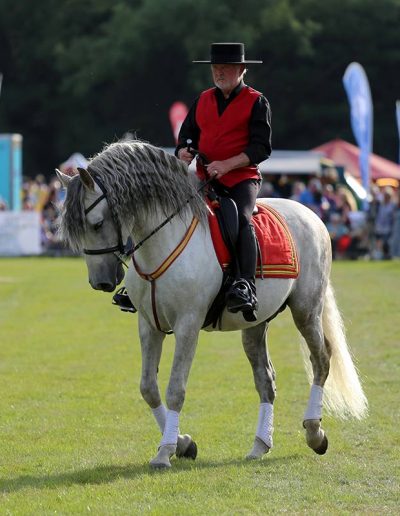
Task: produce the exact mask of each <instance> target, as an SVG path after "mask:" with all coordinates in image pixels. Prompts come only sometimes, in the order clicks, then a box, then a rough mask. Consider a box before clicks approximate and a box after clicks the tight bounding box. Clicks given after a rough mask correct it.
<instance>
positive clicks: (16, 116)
mask: <svg viewBox="0 0 400 516" xmlns="http://www.w3.org/2000/svg"><path fill="white" fill-rule="evenodd" d="M399 19H400V0H381V1H380V2H376V1H374V0H343V1H342V2H340V3H338V2H337V1H336V0H324V2H321V1H320V0H247V2H242V1H239V0H229V1H228V0H226V1H222V2H216V1H215V0H213V1H212V0H197V1H196V2H194V1H193V0H171V1H170V2H165V1H163V0H114V1H111V0H85V1H83V0H61V1H60V0H58V1H56V0H41V1H40V2H38V3H37V4H33V3H32V2H31V1H29V0H19V1H18V2H15V0H0V72H2V73H3V74H4V82H3V92H2V96H1V98H0V131H1V132H20V133H22V134H23V136H24V150H25V172H26V173H27V174H30V175H33V174H35V173H38V172H44V173H48V171H50V170H52V169H53V168H54V166H55V165H57V164H58V163H60V161H62V160H63V159H65V158H66V157H67V156H68V155H70V154H71V153H72V152H74V151H80V152H82V153H84V154H86V155H91V154H93V153H95V152H97V151H98V150H100V148H101V146H102V144H103V143H104V142H110V141H112V140H114V139H116V138H118V137H121V136H122V135H123V134H124V133H125V132H127V131H130V132H134V133H136V135H137V136H138V137H139V138H142V139H145V140H148V141H151V142H153V143H155V144H157V145H163V146H172V145H173V143H174V142H173V136H172V131H171V129H170V126H169V120H168V109H169V107H170V105H171V104H172V103H173V102H174V101H176V100H183V101H185V102H186V103H188V104H190V103H191V102H192V100H193V99H194V98H195V96H196V95H197V94H198V93H199V91H201V89H203V88H206V87H208V86H209V85H210V72H209V68H208V66H202V65H193V64H191V61H192V60H193V59H202V58H207V56H208V49H209V43H210V42H212V41H243V42H245V44H246V52H247V55H248V56H249V58H261V59H263V61H264V64H263V65H259V66H254V67H251V68H250V70H249V73H248V79H247V80H248V83H249V84H251V85H253V86H254V87H255V88H257V89H259V90H261V91H263V92H264V93H265V95H266V96H267V97H268V98H269V100H270V102H271V105H272V112H273V146H274V147H275V148H298V149H307V148H310V147H313V146H316V145H318V144H320V143H322V142H324V141H326V140H328V139H331V138H335V137H339V136H340V137H343V138H345V139H349V140H352V139H353V138H352V135H351V129H350V123H349V108H348V105H347V99H346V96H345V93H344V90H343V86H342V76H343V73H344V70H345V68H346V66H347V65H348V64H349V63H350V62H351V61H358V62H360V63H361V64H362V65H363V66H364V67H365V69H366V72H367V75H368V77H369V80H370V85H371V90H372V96H373V100H374V110H375V113H374V114H375V123H374V129H375V135H374V149H375V151H376V152H378V153H381V154H383V155H385V156H387V157H388V158H391V159H395V157H396V156H397V135H396V124H395V116H394V105H395V100H396V98H398V97H399V95H400V93H399V80H398V68H399V62H400V44H399V43H400V36H399V30H398V20H399Z"/></svg>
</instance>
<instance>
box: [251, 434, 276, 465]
mask: <svg viewBox="0 0 400 516" xmlns="http://www.w3.org/2000/svg"><path fill="white" fill-rule="evenodd" d="M270 449H271V447H270V446H268V445H267V444H265V442H264V441H263V440H261V439H260V438H259V437H256V438H255V439H254V445H253V449H252V450H251V452H250V453H249V454H248V455H246V459H247V460H257V459H261V458H262V457H263V455H265V454H266V453H268V452H269V450H270Z"/></svg>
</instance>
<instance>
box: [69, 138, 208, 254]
mask: <svg viewBox="0 0 400 516" xmlns="http://www.w3.org/2000/svg"><path fill="white" fill-rule="evenodd" d="M88 171H89V172H90V174H91V175H92V177H94V178H96V177H98V178H99V179H100V181H101V182H102V183H103V185H104V187H105V189H106V191H107V202H108V203H109V207H110V209H111V211H112V212H113V213H114V215H115V216H117V217H118V218H119V219H120V221H122V220H128V219H134V220H135V222H136V223H139V224H140V223H141V222H142V221H145V220H146V218H147V217H148V216H149V215H151V214H153V213H155V212H161V213H163V214H164V215H165V216H168V215H170V214H171V213H173V212H174V211H176V210H178V208H180V207H182V206H184V205H185V201H186V200H187V199H189V198H190V197H191V199H190V201H189V202H188V205H189V206H190V208H191V210H192V212H193V214H194V215H195V216H196V217H198V218H199V219H200V221H201V222H204V221H205V218H206V205H205V203H204V200H203V198H202V197H201V195H199V194H198V193H197V190H196V180H195V179H194V178H192V177H191V176H190V175H189V173H188V169H187V166H186V164H185V163H183V162H182V161H181V160H179V159H177V158H176V157H175V156H172V155H170V154H168V153H166V152H165V151H163V150H162V149H160V148H158V147H154V146H153V145H150V144H148V143H144V142H141V141H138V140H134V141H120V142H116V143H112V144H110V145H107V146H106V147H105V148H104V149H103V150H102V151H101V152H100V153H99V154H97V155H96V156H94V157H93V158H92V160H91V161H90V163H89V166H88ZM83 198H84V187H83V185H82V182H81V181H80V180H79V178H78V177H74V178H73V179H72V181H71V182H70V184H69V186H68V190H67V196H66V200H65V204H64V209H63V215H62V219H61V225H60V231H61V234H62V237H63V238H64V239H65V240H66V241H67V242H68V243H69V244H70V245H71V246H72V247H73V248H79V246H80V242H81V239H82V236H83V233H84V231H85V216H84V210H85V208H84V204H83ZM186 206H187V205H186ZM186 206H184V208H185V207H186ZM182 212H184V209H183V210H182Z"/></svg>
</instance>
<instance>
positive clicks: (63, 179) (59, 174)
mask: <svg viewBox="0 0 400 516" xmlns="http://www.w3.org/2000/svg"><path fill="white" fill-rule="evenodd" d="M56 174H57V177H58V179H59V181H60V183H61V184H62V185H63V187H64V188H67V186H68V184H69V182H70V181H71V179H72V177H70V176H67V174H64V173H63V172H61V170H58V168H56Z"/></svg>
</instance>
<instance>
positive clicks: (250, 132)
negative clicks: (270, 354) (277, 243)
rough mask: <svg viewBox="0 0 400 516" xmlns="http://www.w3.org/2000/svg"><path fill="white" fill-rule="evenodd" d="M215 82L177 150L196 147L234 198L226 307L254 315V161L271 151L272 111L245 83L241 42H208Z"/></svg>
mask: <svg viewBox="0 0 400 516" xmlns="http://www.w3.org/2000/svg"><path fill="white" fill-rule="evenodd" d="M194 63H209V64H211V73H212V77H213V81H214V84H215V88H210V89H207V90H206V91H203V92H202V93H201V94H200V95H199V97H198V98H197V99H196V100H195V102H194V104H193V105H192V107H191V108H190V110H189V113H188V115H187V117H186V119H185V121H184V122H183V124H182V127H181V130H180V133H179V140H178V146H177V148H176V151H175V154H176V155H177V156H178V157H179V159H181V160H182V161H185V162H186V163H187V164H190V163H191V161H192V160H193V156H194V152H193V149H196V150H197V151H198V152H199V153H200V154H202V155H204V156H206V157H207V160H208V162H209V164H208V165H206V166H203V165H202V164H201V163H200V161H199V160H198V162H197V173H198V175H199V176H200V177H201V178H202V179H205V178H207V179H208V178H214V181H213V185H214V189H215V190H216V192H217V194H220V195H225V196H228V197H230V198H231V199H233V200H234V201H235V203H236V205H237V209H238V216H239V235H238V241H237V255H238V265H239V269H240V271H238V277H239V279H237V280H236V281H235V283H234V284H233V286H232V288H231V289H230V291H229V294H228V297H227V309H228V311H230V312H233V313H236V312H238V311H241V312H243V314H244V316H245V318H246V319H247V320H255V319H256V317H257V315H256V312H257V308H258V302H257V298H256V287H255V269H256V262H257V245H256V240H255V234H254V228H253V225H252V223H251V215H252V212H253V210H254V206H255V202H256V198H257V194H258V191H259V189H260V184H261V176H260V172H259V169H258V166H257V165H258V163H260V162H261V161H263V160H265V159H267V158H268V157H269V155H270V154H271V111H270V107H269V103H268V101H267V99H266V98H265V97H264V96H263V95H262V94H261V93H260V92H258V91H256V90H254V89H253V88H251V87H250V86H247V85H246V84H245V83H244V80H243V79H244V75H245V73H246V71H247V70H246V65H247V64H251V63H262V61H249V60H246V59H245V55H244V45H243V43H212V44H211V49H210V60H208V61H194ZM188 141H190V146H189V145H188Z"/></svg>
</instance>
